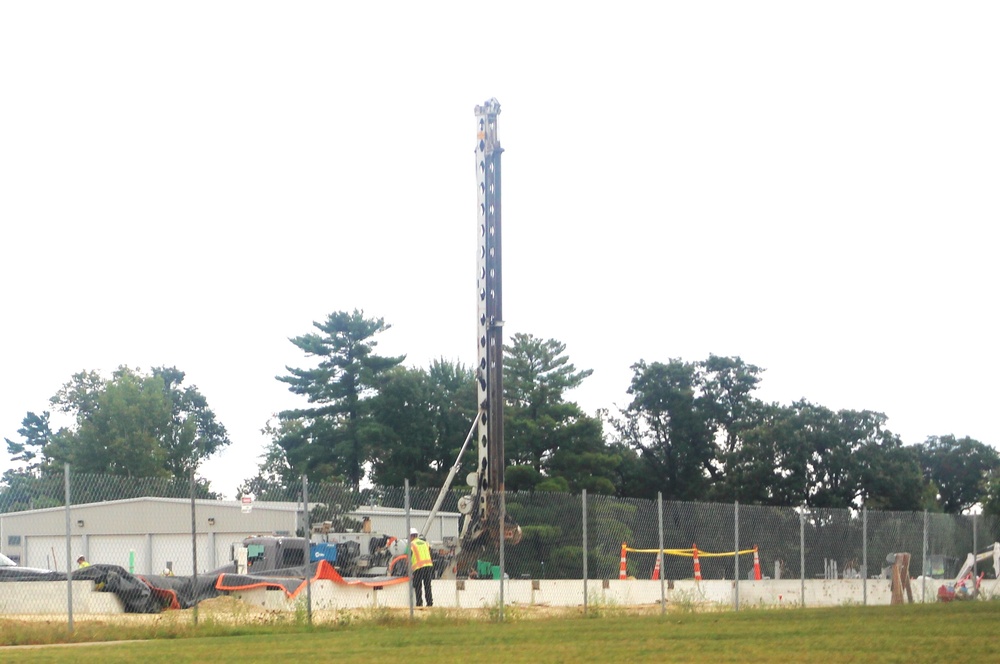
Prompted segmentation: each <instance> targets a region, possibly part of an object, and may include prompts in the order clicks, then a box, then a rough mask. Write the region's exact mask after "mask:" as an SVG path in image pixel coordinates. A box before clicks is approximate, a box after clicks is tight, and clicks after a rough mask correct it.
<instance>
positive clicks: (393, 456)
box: [372, 359, 476, 487]
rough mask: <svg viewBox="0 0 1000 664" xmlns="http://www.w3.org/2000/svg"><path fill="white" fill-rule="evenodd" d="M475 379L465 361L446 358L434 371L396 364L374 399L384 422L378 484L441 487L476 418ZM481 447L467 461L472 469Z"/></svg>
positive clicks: (377, 462)
mask: <svg viewBox="0 0 1000 664" xmlns="http://www.w3.org/2000/svg"><path fill="white" fill-rule="evenodd" d="M475 398H476V397H475V379H474V377H473V374H472V371H471V370H470V369H467V368H466V367H464V366H463V365H462V364H460V363H451V362H447V361H445V360H443V359H441V360H436V361H435V362H433V363H432V364H431V366H430V368H429V369H428V370H422V369H408V368H405V367H395V368H394V369H392V370H391V371H389V372H386V374H385V375H384V377H383V380H382V382H381V384H380V389H379V394H378V397H377V398H376V399H374V400H373V414H374V418H375V420H376V421H377V422H378V423H379V424H380V425H381V427H382V429H381V438H380V439H379V440H378V441H377V442H376V443H375V449H376V455H375V460H374V462H373V472H372V479H373V481H375V482H376V483H377V484H381V485H386V486H401V485H402V484H403V480H404V479H409V480H410V482H411V484H412V485H413V486H415V487H440V486H441V484H442V483H443V482H444V479H445V477H446V476H447V474H448V470H449V469H450V468H451V466H452V465H453V464H454V462H455V457H456V456H457V455H458V452H459V450H460V449H461V447H462V443H463V442H464V441H465V436H466V434H467V433H468V429H469V427H470V425H471V423H472V421H473V419H474V417H475ZM474 448H475V446H473V445H470V446H469V448H468V450H467V454H468V455H469V456H468V457H467V459H466V461H467V463H468V464H469V466H470V467H471V466H472V465H474V463H475V461H474V459H475V451H474Z"/></svg>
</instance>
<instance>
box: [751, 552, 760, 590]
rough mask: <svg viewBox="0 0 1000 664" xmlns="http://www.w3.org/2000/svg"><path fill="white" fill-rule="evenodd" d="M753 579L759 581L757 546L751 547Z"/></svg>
mask: <svg viewBox="0 0 1000 664" xmlns="http://www.w3.org/2000/svg"><path fill="white" fill-rule="evenodd" d="M753 579H754V581H760V556H759V555H757V546H756V545H754V547H753Z"/></svg>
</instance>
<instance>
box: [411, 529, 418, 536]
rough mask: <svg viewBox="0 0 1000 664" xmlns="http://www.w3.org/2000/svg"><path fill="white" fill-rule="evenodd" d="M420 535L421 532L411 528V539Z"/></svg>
mask: <svg viewBox="0 0 1000 664" xmlns="http://www.w3.org/2000/svg"><path fill="white" fill-rule="evenodd" d="M419 534H420V531H418V530H417V529H416V528H410V537H413V536H414V535H419Z"/></svg>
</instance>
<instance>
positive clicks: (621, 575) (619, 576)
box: [618, 542, 628, 580]
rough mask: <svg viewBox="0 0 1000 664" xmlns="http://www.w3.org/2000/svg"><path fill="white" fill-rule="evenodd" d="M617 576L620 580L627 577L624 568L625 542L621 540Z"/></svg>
mask: <svg viewBox="0 0 1000 664" xmlns="http://www.w3.org/2000/svg"><path fill="white" fill-rule="evenodd" d="M618 578H619V579H622V580H624V579H627V578H628V571H626V569H625V542H622V564H621V568H620V569H619V570H618Z"/></svg>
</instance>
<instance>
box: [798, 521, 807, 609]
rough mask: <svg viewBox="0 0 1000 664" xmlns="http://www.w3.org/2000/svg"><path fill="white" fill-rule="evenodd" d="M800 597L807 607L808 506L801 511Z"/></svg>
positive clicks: (803, 604) (802, 604)
mask: <svg viewBox="0 0 1000 664" xmlns="http://www.w3.org/2000/svg"><path fill="white" fill-rule="evenodd" d="M799 584H800V586H801V587H800V589H799V597H800V601H801V606H802V608H805V606H806V506H805V505H803V506H802V508H801V509H800V510H799Z"/></svg>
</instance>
